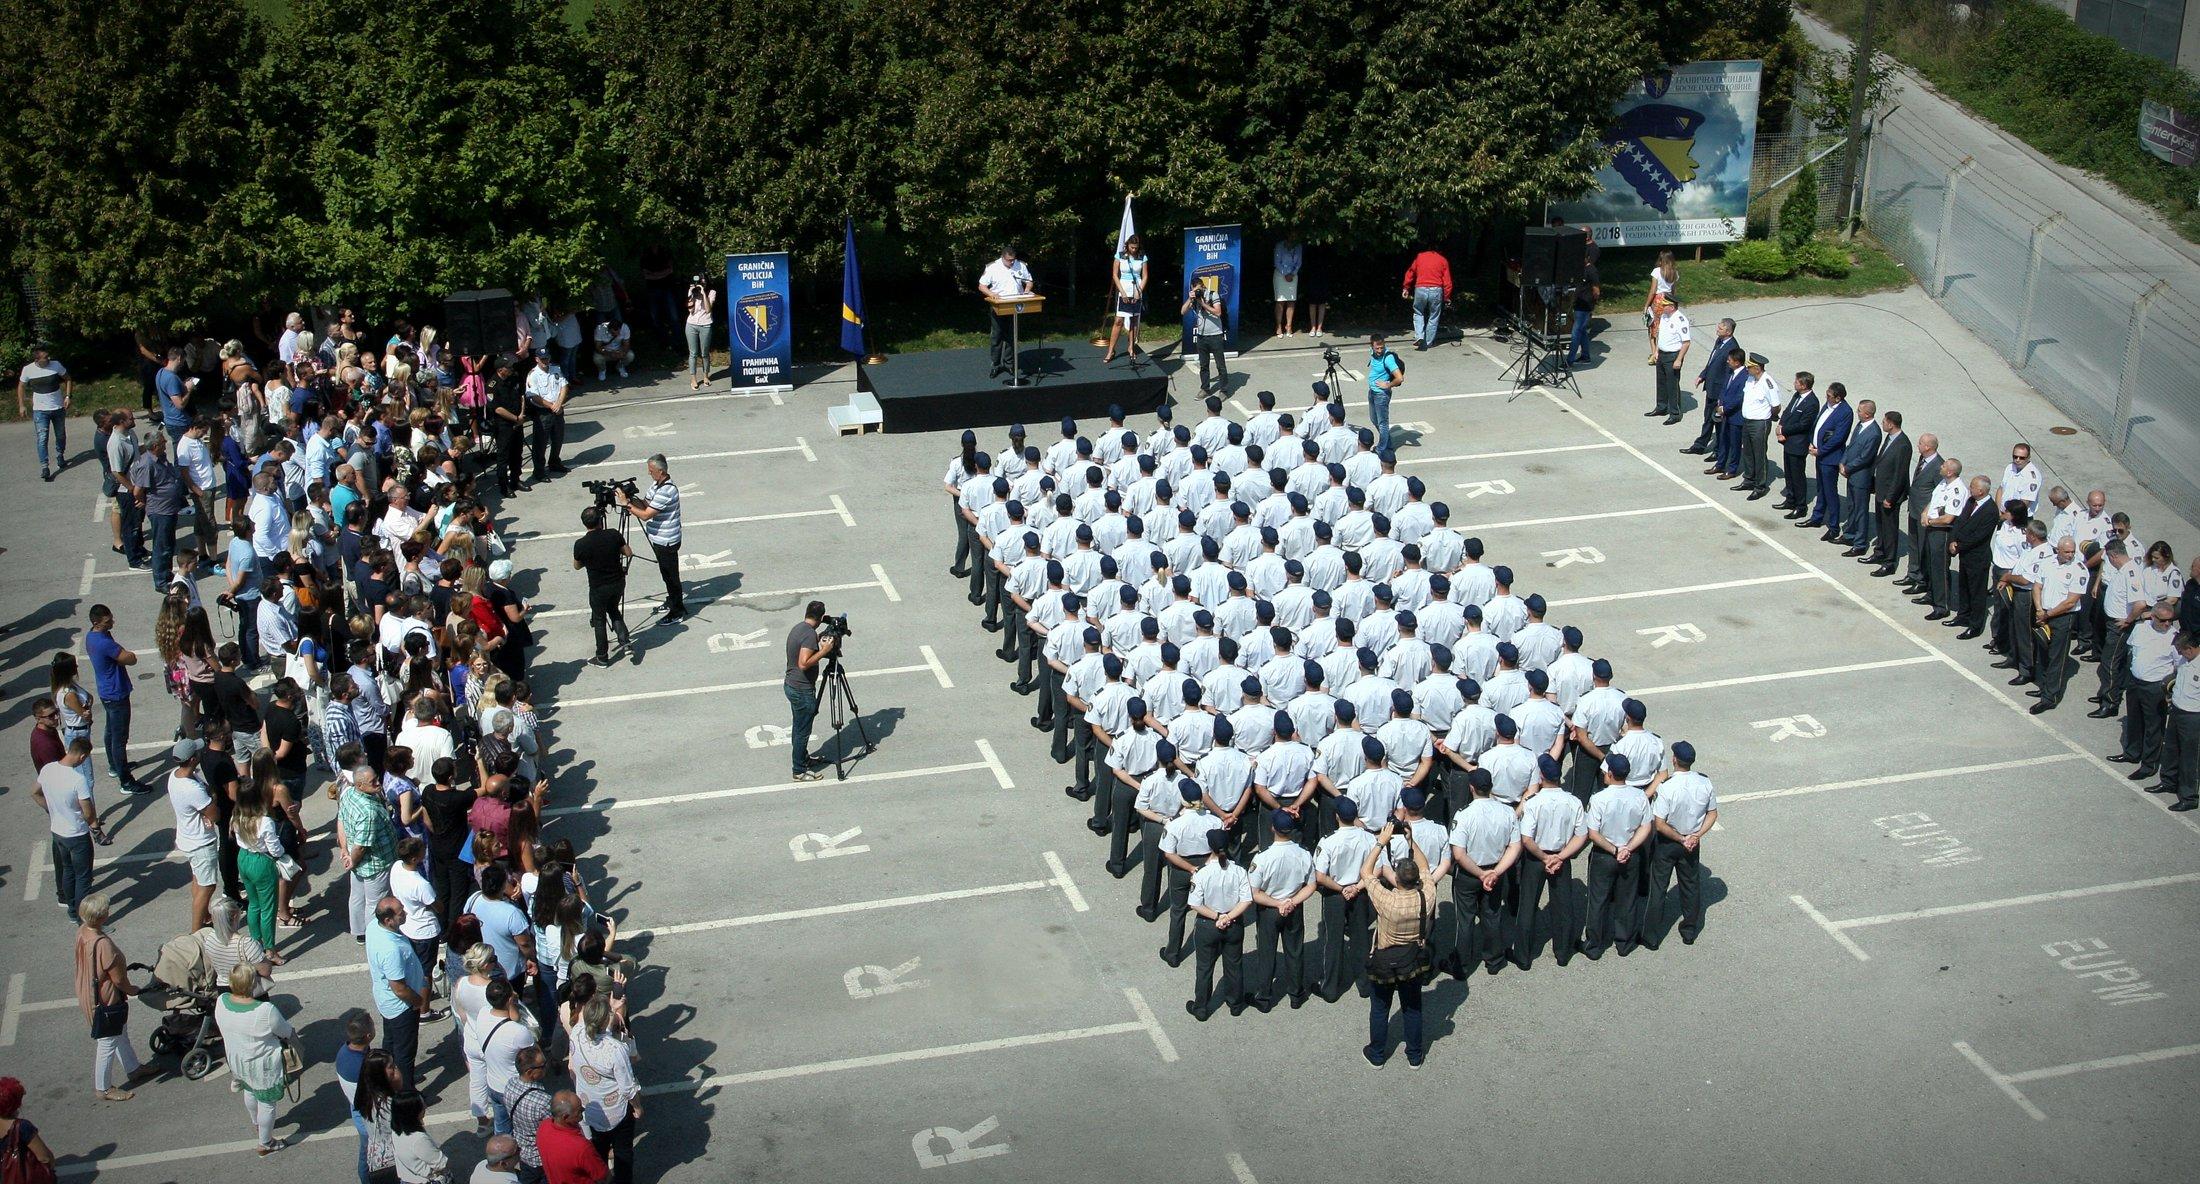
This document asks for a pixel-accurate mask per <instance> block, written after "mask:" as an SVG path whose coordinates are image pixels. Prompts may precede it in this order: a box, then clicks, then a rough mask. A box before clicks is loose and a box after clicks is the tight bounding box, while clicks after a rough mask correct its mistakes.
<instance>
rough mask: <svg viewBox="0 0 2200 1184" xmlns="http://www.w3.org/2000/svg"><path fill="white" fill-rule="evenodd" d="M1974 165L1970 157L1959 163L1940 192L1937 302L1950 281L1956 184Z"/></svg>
mask: <svg viewBox="0 0 2200 1184" xmlns="http://www.w3.org/2000/svg"><path fill="white" fill-rule="evenodd" d="M1974 163H1976V162H1975V161H1974V160H1973V159H1972V158H1971V157H1968V156H1966V157H1964V158H1963V159H1962V160H1959V161H1957V162H1956V167H1954V168H1952V169H1949V170H1948V180H1947V182H1946V184H1945V185H1944V187H1943V188H1942V189H1941V191H1940V233H1939V234H1938V235H1937V236H1935V237H1934V239H1933V292H1932V295H1933V299H1935V300H1938V299H1940V298H1941V297H1942V296H1943V295H1946V292H1945V290H1944V288H1943V285H1944V284H1946V283H1947V279H1948V272H1947V266H1946V264H1947V259H1948V232H1949V229H1950V228H1951V227H1952V226H1953V225H1954V223H1955V220H1956V182H1958V181H1961V180H1962V179H1963V174H1965V173H1968V172H1970V171H1971V166H1972V165H1973V164H1974Z"/></svg>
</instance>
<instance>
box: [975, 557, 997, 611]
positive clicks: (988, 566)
mask: <svg viewBox="0 0 2200 1184" xmlns="http://www.w3.org/2000/svg"><path fill="white" fill-rule="evenodd" d="M984 563H985V570H984V571H983V572H981V573H980V579H979V584H978V595H979V598H980V599H982V600H984V601H985V624H986V627H987V628H992V627H994V626H997V625H999V624H1000V623H1001V569H1000V568H998V567H995V566H994V565H993V559H992V557H991V556H987V557H986V558H985V560H984Z"/></svg>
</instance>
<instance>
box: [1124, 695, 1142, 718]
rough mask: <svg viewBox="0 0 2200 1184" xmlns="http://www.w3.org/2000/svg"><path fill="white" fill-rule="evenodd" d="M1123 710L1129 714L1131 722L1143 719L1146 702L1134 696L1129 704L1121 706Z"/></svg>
mask: <svg viewBox="0 0 2200 1184" xmlns="http://www.w3.org/2000/svg"><path fill="white" fill-rule="evenodd" d="M1123 710H1125V711H1127V712H1129V713H1130V717H1131V718H1132V719H1133V720H1141V719H1144V718H1146V701H1145V700H1144V699H1141V698H1138V697H1137V696H1135V695H1134V696H1132V697H1131V701H1130V702H1128V703H1125V704H1124V705H1123Z"/></svg>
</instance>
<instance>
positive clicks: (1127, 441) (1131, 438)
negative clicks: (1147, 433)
mask: <svg viewBox="0 0 2200 1184" xmlns="http://www.w3.org/2000/svg"><path fill="white" fill-rule="evenodd" d="M1123 447H1125V448H1136V447H1138V433H1137V432H1132V431H1125V432H1124V433H1123Z"/></svg>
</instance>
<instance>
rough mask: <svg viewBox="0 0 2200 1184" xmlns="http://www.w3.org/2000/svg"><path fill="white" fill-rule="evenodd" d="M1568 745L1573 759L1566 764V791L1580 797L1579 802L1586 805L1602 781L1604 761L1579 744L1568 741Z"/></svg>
mask: <svg viewBox="0 0 2200 1184" xmlns="http://www.w3.org/2000/svg"><path fill="white" fill-rule="evenodd" d="M1568 747H1570V748H1572V749H1573V753H1574V759H1573V763H1572V764H1569V765H1567V766H1566V780H1565V782H1564V784H1565V787H1566V792H1567V793H1570V794H1572V795H1574V796H1575V797H1577V798H1580V799H1581V804H1582V805H1584V806H1587V805H1588V804H1589V798H1590V797H1591V796H1592V795H1594V794H1595V793H1596V791H1597V789H1598V788H1599V787H1600V786H1602V785H1603V783H1604V774H1603V768H1604V763H1603V762H1602V761H1601V760H1599V759H1598V758H1596V757H1593V756H1591V755H1589V750H1588V749H1586V748H1583V747H1582V746H1581V745H1579V744H1576V743H1571V742H1569V744H1568Z"/></svg>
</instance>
